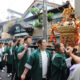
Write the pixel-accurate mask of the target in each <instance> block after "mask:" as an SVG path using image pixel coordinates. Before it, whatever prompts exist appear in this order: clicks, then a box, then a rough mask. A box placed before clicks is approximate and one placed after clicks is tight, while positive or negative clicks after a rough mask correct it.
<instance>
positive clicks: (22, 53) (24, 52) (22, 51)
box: [18, 36, 32, 80]
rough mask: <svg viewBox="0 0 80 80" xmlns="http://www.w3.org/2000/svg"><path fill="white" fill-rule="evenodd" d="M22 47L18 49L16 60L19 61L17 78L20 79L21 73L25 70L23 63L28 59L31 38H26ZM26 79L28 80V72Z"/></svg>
mask: <svg viewBox="0 0 80 80" xmlns="http://www.w3.org/2000/svg"><path fill="white" fill-rule="evenodd" d="M24 42H25V43H24V45H22V46H20V47H19V48H18V59H19V64H18V69H19V70H18V71H19V72H18V76H19V78H21V74H22V73H23V71H24V69H25V66H24V65H25V63H26V61H27V59H28V57H29V52H28V46H29V45H31V43H32V38H31V36H26V37H25V38H24ZM30 54H31V53H30ZM26 79H27V80H29V79H30V71H29V72H28V75H27V76H26Z"/></svg>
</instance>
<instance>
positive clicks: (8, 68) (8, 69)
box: [7, 63, 12, 73]
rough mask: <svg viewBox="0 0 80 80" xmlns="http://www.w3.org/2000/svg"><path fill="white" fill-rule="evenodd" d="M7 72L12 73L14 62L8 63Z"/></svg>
mask: <svg viewBox="0 0 80 80" xmlns="http://www.w3.org/2000/svg"><path fill="white" fill-rule="evenodd" d="M7 73H12V64H8V63H7Z"/></svg>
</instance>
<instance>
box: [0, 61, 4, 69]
mask: <svg viewBox="0 0 80 80" xmlns="http://www.w3.org/2000/svg"><path fill="white" fill-rule="evenodd" d="M2 68H3V65H2V62H0V70H2Z"/></svg>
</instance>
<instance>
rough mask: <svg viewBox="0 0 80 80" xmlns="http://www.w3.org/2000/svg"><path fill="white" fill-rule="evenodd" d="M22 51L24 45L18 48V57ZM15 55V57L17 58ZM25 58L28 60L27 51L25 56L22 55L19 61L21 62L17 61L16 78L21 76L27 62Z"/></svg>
mask: <svg viewBox="0 0 80 80" xmlns="http://www.w3.org/2000/svg"><path fill="white" fill-rule="evenodd" d="M23 50H24V45H22V46H19V48H18V55H19V54H20V53H21V52H22V51H23ZM18 55H17V56H18ZM27 58H28V54H27V51H26V52H25V54H24V56H23V58H22V59H21V60H19V62H18V77H21V75H22V73H23V71H24V69H25V66H24V65H25V63H26V61H27Z"/></svg>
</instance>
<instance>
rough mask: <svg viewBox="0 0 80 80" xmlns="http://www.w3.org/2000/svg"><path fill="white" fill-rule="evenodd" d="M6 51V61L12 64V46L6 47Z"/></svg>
mask: <svg viewBox="0 0 80 80" xmlns="http://www.w3.org/2000/svg"><path fill="white" fill-rule="evenodd" d="M6 53H7V63H8V64H13V59H14V57H13V52H12V48H11V47H9V48H7V51H6Z"/></svg>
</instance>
